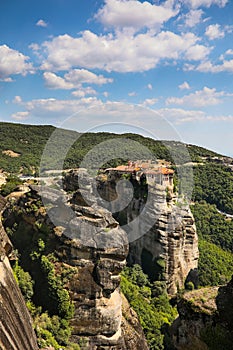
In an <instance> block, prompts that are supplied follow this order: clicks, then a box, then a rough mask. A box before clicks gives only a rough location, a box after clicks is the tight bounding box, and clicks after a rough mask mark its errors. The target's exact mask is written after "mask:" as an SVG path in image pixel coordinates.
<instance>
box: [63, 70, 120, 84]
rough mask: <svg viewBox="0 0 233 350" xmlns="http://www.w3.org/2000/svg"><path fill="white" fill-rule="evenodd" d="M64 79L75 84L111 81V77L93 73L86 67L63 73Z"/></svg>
mask: <svg viewBox="0 0 233 350" xmlns="http://www.w3.org/2000/svg"><path fill="white" fill-rule="evenodd" d="M64 77H65V79H66V81H68V82H70V83H73V84H74V85H75V86H77V85H79V84H83V83H87V84H96V85H103V84H107V83H112V82H113V79H112V78H105V77H104V76H103V75H97V74H94V73H92V72H90V71H88V70H86V69H73V70H71V71H70V72H69V73H67V74H65V76H64Z"/></svg>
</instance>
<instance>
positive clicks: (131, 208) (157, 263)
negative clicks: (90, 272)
mask: <svg viewBox="0 0 233 350" xmlns="http://www.w3.org/2000/svg"><path fill="white" fill-rule="evenodd" d="M117 181H119V177H117V176H115V178H113V177H111V179H110V180H109V179H108V180H105V181H100V184H99V192H100V193H101V194H102V196H103V197H104V198H106V199H108V200H109V201H113V200H114V199H115V198H116V184H117ZM133 186H134V193H136V196H134V198H132V200H131V202H130V203H129V205H128V206H127V207H126V208H125V209H124V210H123V211H122V212H121V213H120V214H119V213H117V215H116V218H117V220H119V222H120V223H121V224H122V223H123V227H125V229H126V231H127V227H129V228H130V230H129V232H130V233H129V238H130V245H129V255H128V258H127V259H128V262H129V264H135V263H137V264H139V265H141V266H142V268H143V270H144V272H145V273H147V274H148V275H149V276H150V278H151V279H152V280H158V279H159V280H164V281H166V285H167V291H168V293H170V294H175V293H176V292H177V288H182V287H183V286H184V283H185V281H186V279H187V281H192V282H193V283H194V284H197V265H198V256H199V252H198V237H197V232H196V228H195V223H194V218H193V215H192V213H191V211H190V208H189V206H188V205H179V204H177V203H176V201H175V198H174V195H173V193H172V191H170V192H168V191H167V189H166V187H164V186H161V185H157V184H155V185H153V186H152V185H148V184H146V185H145V183H144V184H140V183H139V182H137V181H136V180H135V179H134V181H133ZM128 191H129V190H128ZM124 192H125V193H126V194H125V196H126V197H127V188H125V190H124ZM128 197H130V191H129V192H128ZM112 211H113V212H114V211H117V210H115V209H114V208H112ZM122 217H123V220H122V222H121V219H122ZM135 218H136V220H135ZM134 221H135V222H136V225H134V226H133V225H131V223H132V222H134ZM132 228H133V230H132ZM134 237H135V238H134Z"/></svg>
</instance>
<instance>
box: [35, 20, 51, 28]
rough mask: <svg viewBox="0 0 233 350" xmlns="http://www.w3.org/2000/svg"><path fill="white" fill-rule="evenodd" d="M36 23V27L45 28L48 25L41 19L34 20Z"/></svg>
mask: <svg viewBox="0 0 233 350" xmlns="http://www.w3.org/2000/svg"><path fill="white" fill-rule="evenodd" d="M36 25H37V26H38V27H43V28H46V27H47V26H48V23H46V22H45V21H44V20H43V19H39V21H37V22H36Z"/></svg>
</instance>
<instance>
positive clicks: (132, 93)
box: [128, 91, 137, 97]
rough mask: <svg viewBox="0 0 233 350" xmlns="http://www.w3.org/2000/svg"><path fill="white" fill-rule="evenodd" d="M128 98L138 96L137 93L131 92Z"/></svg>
mask: <svg viewBox="0 0 233 350" xmlns="http://www.w3.org/2000/svg"><path fill="white" fill-rule="evenodd" d="M128 96H130V97H132V96H137V93H136V92H135V91H132V92H129V93H128Z"/></svg>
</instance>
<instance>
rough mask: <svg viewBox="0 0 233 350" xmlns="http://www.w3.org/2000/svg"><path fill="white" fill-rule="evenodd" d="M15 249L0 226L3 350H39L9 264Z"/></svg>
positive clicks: (0, 346) (0, 340) (0, 344)
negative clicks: (10, 256)
mask: <svg viewBox="0 0 233 350" xmlns="http://www.w3.org/2000/svg"><path fill="white" fill-rule="evenodd" d="M11 251H12V245H11V242H10V241H9V238H8V237H7V235H6V233H5V231H4V228H3V226H2V224H1V223H0V349H1V350H36V349H38V346H37V341H36V336H35V334H34V331H33V327H32V320H31V317H30V315H29V312H28V310H27V307H26V305H25V301H24V298H23V296H22V294H21V292H20V289H19V287H18V285H17V283H16V281H15V278H14V276H13V273H12V269H11V266H10V263H9V259H8V257H9V255H10V253H11Z"/></svg>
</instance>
